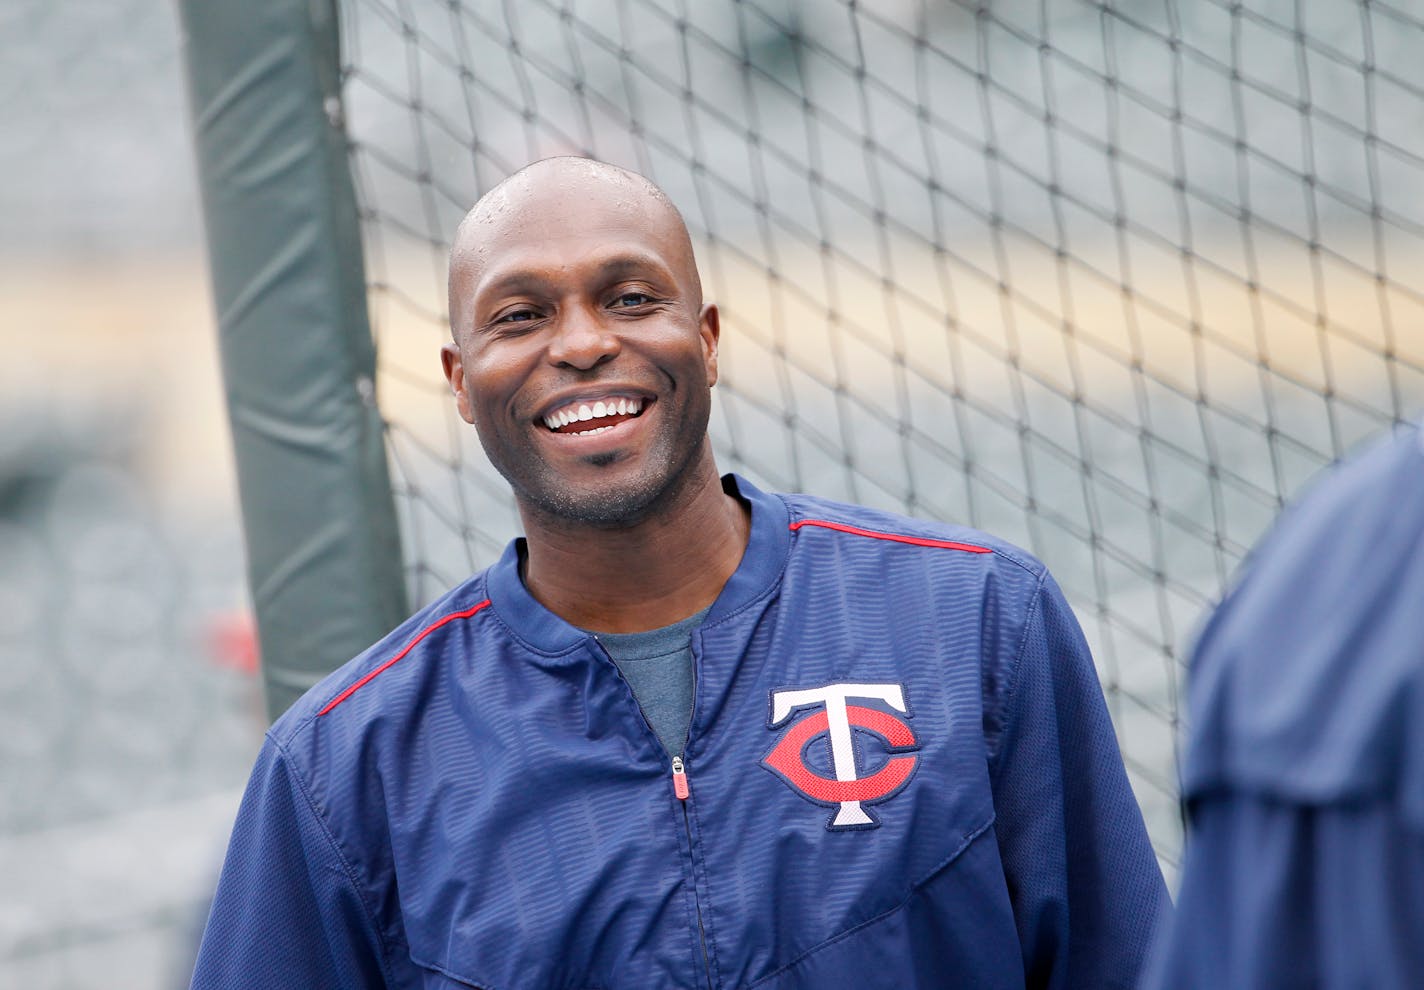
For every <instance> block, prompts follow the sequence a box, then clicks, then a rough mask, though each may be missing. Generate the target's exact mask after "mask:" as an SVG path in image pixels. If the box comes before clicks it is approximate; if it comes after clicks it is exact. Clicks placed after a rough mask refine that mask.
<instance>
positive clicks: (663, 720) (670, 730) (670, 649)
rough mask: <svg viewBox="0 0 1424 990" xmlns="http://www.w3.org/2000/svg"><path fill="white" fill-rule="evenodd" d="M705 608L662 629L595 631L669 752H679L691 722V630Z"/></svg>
mask: <svg viewBox="0 0 1424 990" xmlns="http://www.w3.org/2000/svg"><path fill="white" fill-rule="evenodd" d="M706 616H707V609H705V608H704V609H703V610H702V611H701V612H698V613H697V614H696V615H691V616H688V617H687V618H686V619H683V620H682V621H681V622H675V623H673V624H672V625H670V626H663V627H662V628H661V629H649V630H648V631H647V632H637V633H594V636H596V637H597V638H598V641H599V642H600V643H602V644H603V648H604V649H605V650H607V651H608V655H609V656H610V657H612V658H613V662H614V663H615V664H617V666H618V670H619V671H620V672H621V673H622V674H623V679H624V680H626V681H627V682H628V686H629V687H630V688H632V689H633V697H634V698H635V699H636V700H637V702H638V707H639V708H641V709H642V710H643V717H644V718H645V719H647V720H648V725H650V726H652V729H653V732H654V733H655V734H656V735H657V737H658V740H659V741H660V742H661V743H662V744H663V748H664V749H666V750H667V751H668V753H669V754H670V755H672V756H681V755H682V746H683V743H685V742H686V741H687V728H688V726H689V725H691V724H692V687H693V684H692V634H693V633H694V632H696V631H697V627H698V626H700V625H701V624H702V620H703V619H704V618H706Z"/></svg>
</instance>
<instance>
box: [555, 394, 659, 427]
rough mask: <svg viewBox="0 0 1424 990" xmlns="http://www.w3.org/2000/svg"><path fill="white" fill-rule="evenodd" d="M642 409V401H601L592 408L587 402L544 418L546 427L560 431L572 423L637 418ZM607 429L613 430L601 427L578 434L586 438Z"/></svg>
mask: <svg viewBox="0 0 1424 990" xmlns="http://www.w3.org/2000/svg"><path fill="white" fill-rule="evenodd" d="M642 408H643V401H642V400H641V399H629V398H619V399H599V400H598V401H597V402H595V403H594V404H593V405H592V406H590V405H589V404H588V403H586V402H585V403H580V404H579V405H577V406H572V405H570V406H565V407H564V408H563V409H558V410H556V411H554V412H551V413H549V414H548V415H546V416H545V417H544V425H545V426H547V427H548V428H549V429H551V430H558V429H561V428H562V427H565V426H568V425H569V424H570V423H586V422H588V421H589V420H593V419H602V418H603V417H605V416H636V415H638V413H639V412H640V411H641V410H642ZM606 429H611V427H607V426H600V427H598V428H597V429H592V430H579V431H576V432H577V433H578V435H579V436H584V435H586V434H589V433H597V432H600V431H601V430H606Z"/></svg>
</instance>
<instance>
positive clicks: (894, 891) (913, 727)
mask: <svg viewBox="0 0 1424 990" xmlns="http://www.w3.org/2000/svg"><path fill="white" fill-rule="evenodd" d="M724 483H725V484H726V486H727V488H728V490H729V491H730V492H733V493H734V494H738V495H739V497H740V498H742V499H743V500H744V501H745V502H746V503H747V504H748V505H749V506H750V508H751V512H752V524H751V538H750V542H749V545H748V547H747V550H746V553H745V555H744V557H743V559H742V561H741V563H740V565H739V566H738V568H737V570H736V572H735V573H734V574H733V575H732V577H731V578H730V579H729V580H728V582H727V584H726V586H725V587H724V589H723V591H722V593H721V595H720V596H719V597H718V599H717V601H716V602H715V603H714V604H713V606H712V608H711V610H710V612H709V613H708V615H707V618H706V620H705V621H704V622H703V624H702V626H701V628H700V629H699V630H698V631H697V633H696V634H695V635H694V637H693V652H694V665H695V673H696V691H695V699H694V710H693V717H692V725H691V729H690V731H689V733H688V738H687V741H686V746H685V748H684V753H683V759H682V761H681V763H680V769H681V771H682V772H681V773H678V774H675V773H674V764H673V761H672V759H671V758H670V756H669V754H668V753H667V751H666V750H665V749H664V748H663V746H662V745H660V744H659V742H658V741H657V739H656V737H655V736H654V735H653V733H652V731H651V730H650V729H649V728H648V725H647V723H646V721H645V720H644V719H643V718H642V715H641V713H640V711H639V709H638V706H637V703H636V702H635V701H634V698H633V696H632V693H631V692H630V691H629V689H628V686H627V684H626V682H625V681H624V680H623V679H622V678H621V677H620V675H619V674H618V671H617V669H616V668H615V666H614V665H613V663H612V662H611V661H610V660H609V659H608V657H607V655H606V654H605V653H604V652H603V651H602V649H601V648H600V646H599V644H598V642H597V640H595V639H594V638H593V637H592V636H590V635H589V634H587V633H585V632H583V631H581V630H579V629H576V628H574V627H572V626H570V625H569V624H568V623H566V622H564V621H563V620H562V619H560V618H558V617H557V616H555V615H554V614H552V613H550V612H549V611H548V610H546V609H545V608H544V607H543V606H542V605H540V604H539V603H538V602H536V601H535V599H534V598H533V597H532V596H531V595H530V594H529V593H528V591H527V590H526V589H525V588H524V586H523V584H522V582H521V580H520V578H519V555H520V552H521V547H520V544H519V541H515V542H514V543H512V544H511V545H510V547H509V548H508V549H507V550H506V552H505V554H504V556H503V557H502V558H501V559H500V560H499V561H498V562H497V563H495V564H494V565H493V566H492V567H490V568H489V569H488V570H486V571H484V572H482V573H480V574H478V575H476V576H475V577H473V578H471V579H470V580H468V581H467V582H465V583H464V584H462V585H461V586H459V587H458V588H456V589H454V590H453V591H451V592H450V593H449V594H447V595H446V596H445V597H444V598H442V599H440V600H439V601H437V602H435V603H433V604H432V605H430V606H429V607H427V608H425V609H424V610H422V611H421V612H420V613H418V614H417V615H415V616H413V617H412V618H411V619H409V620H408V621H407V622H406V623H404V624H403V625H402V626H401V627H400V628H398V629H396V630H395V631H394V632H392V633H391V634H390V636H389V637H387V638H386V639H385V640H383V641H382V642H380V643H378V644H376V645H375V646H374V647H372V648H371V649H370V650H369V651H367V652H366V653H364V654H363V655H361V656H360V657H357V658H356V659H355V660H353V661H352V662H351V663H349V664H347V665H345V666H344V667H342V668H341V669H340V670H338V671H336V672H335V673H333V674H332V675H331V676H330V677H328V678H327V679H325V680H324V681H323V682H322V683H320V684H319V685H317V686H316V687H315V688H314V689H313V690H312V691H310V692H309V693H308V694H307V695H306V696H305V697H304V698H303V699H302V700H301V701H300V702H299V703H298V704H297V705H296V706H294V707H293V708H292V709H291V710H289V711H288V712H287V713H286V714H285V715H284V716H283V717H282V718H281V719H279V720H278V721H277V723H276V724H275V725H273V726H272V728H271V729H270V730H269V732H268V734H267V739H266V741H265V744H264V746H263V749H262V752H261V755H260V756H259V758H258V761H257V766H256V769H255V770H254V772H253V775H252V778H251V781H250V783H249V786H248V790H247V793H246V795H245V797H244V799H243V803H242V807H241V810H240V812H239V814H238V819H237V823H236V826H235V828H234V832H233V837H232V841H231V845H230V847H229V851H228V857H227V861H226V864H225V866H224V870H223V874H222V878H221V880H220V882H219V887H218V892H217V895H216V899H215V901H214V905H213V909H212V913H211V915H210V919H209V922H208V927H207V930H206V933H205V936H204V942H203V946H202V948H201V950H200V953H199V961H198V966H197V971H196V973H195V976H194V986H195V987H198V988H229V987H231V988H237V987H242V988H262V987H304V988H317V987H342V988H365V987H391V988H416V987H421V988H461V987H478V988H483V990H527V988H541V990H542V988H558V990H615V988H619V990H624V988H633V990H651V988H663V987H669V988H671V987H678V988H708V987H712V988H717V990H721V988H732V987H739V988H750V987H758V988H767V990H771V988H777V990H788V988H816V990H835V988H840V987H845V988H857V990H865V988H880V987H884V988H915V987H986V988H987V987H1006V988H1007V987H1023V986H1034V987H1095V988H1097V987H1130V986H1132V985H1133V984H1134V983H1135V981H1136V977H1137V973H1138V970H1139V967H1140V965H1141V963H1142V959H1143V956H1144V953H1145V950H1146V947H1147V945H1148V943H1149V941H1150V937H1151V927H1152V925H1153V923H1154V921H1155V920H1156V919H1157V918H1158V916H1159V914H1160V912H1161V910H1162V908H1163V906H1164V905H1165V903H1166V891H1165V888H1164V885H1163V882H1162V877H1161V874H1160V872H1159V869H1158V866H1157V862H1156V859H1155V857H1154V855H1153V852H1152V849H1151V847H1150V844H1149V842H1148V839H1147V835H1146V831H1145V829H1144V827H1143V823H1142V817H1141V814H1140V812H1139V810H1138V807H1137V804H1136V802H1135V801H1134V799H1133V796H1132V793H1131V791H1130V788H1129V786H1128V782H1127V779H1126V775H1125V773H1124V770H1123V765H1122V761H1121V757H1120V755H1119V752H1118V748H1117V744H1116V740H1115V738H1114V736H1113V732H1112V726H1111V724H1110V722H1109V719H1108V715H1107V711H1106V707H1105V705H1104V702H1103V697H1102V692H1101V689H1100V687H1099V684H1098V681H1097V677H1096V674H1095V671H1094V668H1093V665H1092V660H1091V657H1090V656H1089V654H1088V649H1087V646H1086V644H1085V642H1084V640H1083V638H1082V634H1081V631H1080V630H1079V627H1078V624H1077V622H1076V620H1075V619H1074V618H1073V615H1072V613H1071V612H1070V610H1069V608H1068V606H1067V604H1066V603H1065V602H1064V600H1063V597H1062V594H1061V593H1060V591H1059V590H1058V588H1057V586H1056V585H1055V583H1054V582H1053V580H1052V578H1051V577H1050V576H1049V575H1048V573H1047V572H1046V571H1045V569H1044V568H1043V566H1042V565H1041V564H1040V563H1038V562H1037V561H1036V560H1034V559H1033V558H1032V557H1030V556H1028V555H1027V554H1025V553H1023V552H1022V551H1020V550H1018V549H1016V548H1014V547H1012V546H1009V545H1007V544H1005V543H1003V542H1001V541H998V540H995V539H993V538H991V537H988V536H986V535H984V534H982V533H979V532H976V531H973V530H968V529H963V528H959V527H954V526H949V525H945V524H940V523H932V522H924V521H916V520H910V519H906V518H903V517H900V516H896V515H892V514H888V513H884V512H878V511H873V510H869V509H864V508H859V507H855V506H847V505H840V504H835V503H831V502H826V501H822V500H819V499H815V498H810V497H804V496H784V495H774V494H766V493H762V492H760V491H758V490H756V489H755V488H754V487H752V486H751V485H750V484H748V483H747V482H745V481H743V480H741V479H737V478H735V477H733V476H728V478H727V479H726V480H725V482H724ZM680 795H686V796H685V797H682V796H680Z"/></svg>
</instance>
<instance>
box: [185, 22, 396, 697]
mask: <svg viewBox="0 0 1424 990" xmlns="http://www.w3.org/2000/svg"><path fill="white" fill-rule="evenodd" d="M180 9H181V13H182V19H183V25H184V29H185V33H186V35H187V43H186V46H185V48H186V52H185V54H186V60H187V68H188V84H189V91H190V97H191V106H192V111H193V120H194V136H195V141H196V144H197V157H198V168H199V176H200V183H201V186H202V194H203V208H204V213H205V216H206V221H207V237H208V254H209V259H210V263H211V268H212V281H213V296H214V299H215V303H216V307H217V314H218V330H219V335H220V340H221V352H222V366H223V379H224V383H225V387H226V391H227V407H228V415H229V418H230V421H231V424H232V435H233V446H234V451H235V454H236V458H237V472H238V490H239V494H240V497H241V503H242V515H243V524H244V528H245V531H246V539H247V557H248V577H249V581H250V583H251V587H252V597H253V604H254V605H255V607H256V612H257V626H258V632H259V635H260V639H261V643H262V675H263V682H264V686H265V688H266V695H267V708H268V713H269V715H271V717H273V718H275V717H276V716H277V715H278V714H280V713H281V712H282V711H284V710H285V709H286V708H287V706H288V705H290V704H291V703H292V702H293V701H294V700H296V698H297V697H298V696H299V695H300V694H301V693H302V692H303V691H305V690H306V689H307V688H308V687H310V686H311V685H312V684H314V683H315V682H316V681H317V680H319V679H320V678H321V677H322V676H324V675H325V674H327V673H328V672H330V671H331V670H332V669H334V668H335V667H337V666H338V665H340V664H341V663H343V662H345V661H346V660H348V659H350V658H351V657H353V656H355V655H356V654H357V653H359V652H360V651H361V650H363V649H365V648H366V647H367V646H369V645H370V644H371V643H372V642H374V641H375V640H376V639H378V638H379V637H381V636H382V635H384V634H385V633H386V632H388V631H389V630H390V629H391V627H392V626H394V625H396V624H397V623H398V622H399V621H400V620H401V619H402V618H404V617H405V615H406V613H407V606H406V595H405V584H404V579H403V573H402V562H401V553H400V535H399V531H398V528H397V525H396V520H395V509H394V505H393V501H392V496H391V489H390V478H389V474H388V470H387V466H386V452H385V444H384V436H383V431H382V422H381V417H380V413H379V411H378V409H377V407H376V399H375V348H374V345H373V344H372V341H371V330H370V324H369V320H368V318H367V313H366V289H365V272H364V269H363V265H362V260H361V240H360V237H361V233H360V225H359V220H358V217H357V213H356V197H355V192H354V189H353V186H352V181H351V173H350V169H349V166H348V163H347V142H346V132H345V127H344V121H343V116H342V103H341V93H340V51H339V44H338V35H337V21H336V10H335V0H248V2H243V3H233V2H231V0H181V2H180Z"/></svg>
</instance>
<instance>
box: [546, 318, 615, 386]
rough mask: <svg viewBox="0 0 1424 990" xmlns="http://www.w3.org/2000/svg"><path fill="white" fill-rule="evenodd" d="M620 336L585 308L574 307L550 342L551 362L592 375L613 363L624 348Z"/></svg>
mask: <svg viewBox="0 0 1424 990" xmlns="http://www.w3.org/2000/svg"><path fill="white" fill-rule="evenodd" d="M621 346H622V345H621V344H620V342H619V339H618V335H617V334H616V333H614V332H613V329H612V328H611V327H609V326H608V325H607V324H605V323H604V322H603V321H602V320H600V319H599V318H598V314H596V313H591V312H589V310H588V308H587V307H585V306H577V307H571V308H570V309H568V310H566V311H565V313H564V314H563V315H562V318H561V319H560V320H559V325H558V328H557V330H556V332H555V333H554V335H553V337H552V338H551V339H550V341H549V350H548V354H549V360H550V361H551V362H552V363H554V364H556V365H559V366H561V367H569V368H577V369H578V370H579V371H588V370H590V369H592V368H596V367H597V366H598V365H600V364H603V363H604V362H605V361H610V360H612V359H613V358H614V357H615V356H616V355H617V354H618V351H619V349H620V348H621Z"/></svg>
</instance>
